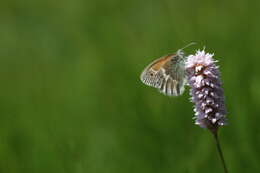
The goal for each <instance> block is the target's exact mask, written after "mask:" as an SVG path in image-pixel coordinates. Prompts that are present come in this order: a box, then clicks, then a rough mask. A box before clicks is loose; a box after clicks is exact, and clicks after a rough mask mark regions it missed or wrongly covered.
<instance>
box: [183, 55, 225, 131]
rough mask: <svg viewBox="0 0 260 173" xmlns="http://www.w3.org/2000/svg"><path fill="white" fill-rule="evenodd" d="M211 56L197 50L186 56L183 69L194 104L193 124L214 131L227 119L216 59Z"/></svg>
mask: <svg viewBox="0 0 260 173" xmlns="http://www.w3.org/2000/svg"><path fill="white" fill-rule="evenodd" d="M212 57H213V54H210V53H205V51H204V50H202V51H200V50H198V51H197V52H196V54H195V55H189V56H188V57H187V60H186V62H185V69H186V73H187V78H188V84H189V85H190V87H191V89H190V95H191V101H192V102H193V103H194V104H195V106H194V112H195V124H197V125H199V126H200V127H202V128H208V129H209V130H211V131H212V132H214V133H216V132H217V130H218V127H220V126H223V125H225V124H226V123H227V120H226V108H225V104H224V94H223V89H222V88H221V81H220V74H219V70H218V66H216V65H215V63H216V62H217V61H215V60H213V58H212Z"/></svg>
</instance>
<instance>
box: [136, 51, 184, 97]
mask: <svg viewBox="0 0 260 173" xmlns="http://www.w3.org/2000/svg"><path fill="white" fill-rule="evenodd" d="M184 60H185V57H184V53H183V52H182V51H181V50H178V51H177V53H176V54H170V55H166V56H163V57H161V58H158V59H156V60H154V61H153V62H152V63H150V64H149V65H148V66H147V67H146V68H145V69H144V70H143V72H142V74H141V76H140V79H141V81H142V82H143V83H144V84H146V85H148V86H151V87H154V88H157V89H158V90H159V91H160V92H161V93H163V94H165V95H168V96H178V95H181V94H182V93H183V91H184V86H185V84H186V75H185V68H184Z"/></svg>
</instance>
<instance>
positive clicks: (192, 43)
mask: <svg viewBox="0 0 260 173" xmlns="http://www.w3.org/2000/svg"><path fill="white" fill-rule="evenodd" d="M194 44H197V43H196V42H191V43H189V44H187V45H186V46H184V47H183V48H181V49H179V50H183V49H185V48H187V47H190V46H191V45H194Z"/></svg>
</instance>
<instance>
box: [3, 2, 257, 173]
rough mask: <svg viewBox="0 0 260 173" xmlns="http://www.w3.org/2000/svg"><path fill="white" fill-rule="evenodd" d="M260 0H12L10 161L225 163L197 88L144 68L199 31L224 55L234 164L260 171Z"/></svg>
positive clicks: (72, 167)
mask: <svg viewBox="0 0 260 173" xmlns="http://www.w3.org/2000/svg"><path fill="white" fill-rule="evenodd" d="M259 11H260V1H258V0H252V1H245V0H237V1H233V2H232V1H224V0H220V1H217V0H215V1H214V0H201V1H188V0H175V1H174V0H161V1H159V0H157V1H156V0H128V1H123V0H121V1H120V0H96V1H94V0H93V1H89V0H74V1H72V0H63V1H61V0H57V1H54V0H41V1H40V0H38V1H36V0H10V1H1V6H0V56H1V57H0V72H1V84H0V93H1V97H0V102H1V104H0V110H1V111H0V113H1V115H0V172H1V173H16V172H19V173H20V172H21V173H28V172H30V173H31V172H32V173H34V172H36V173H46V172H49V173H58V172H66V173H82V172H84V173H86V172H87V173H172V172H176V173H179V172H184V173H202V172H203V173H204V172H205V173H208V172H211V173H219V172H222V167H221V165H220V162H219V158H218V155H217V152H216V148H215V145H214V140H213V138H212V136H211V134H210V133H209V132H208V131H207V130H204V129H201V128H199V127H198V126H196V125H194V121H193V120H192V117H193V111H192V104H191V103H190V102H189V94H188V92H187V91H186V92H185V94H184V95H183V96H181V97H178V98H171V97H166V96H164V95H162V94H160V93H159V92H157V91H156V90H155V89H153V88H150V87H147V86H145V85H143V84H142V83H141V82H140V80H139V75H140V73H141V71H142V70H143V68H144V67H145V66H146V65H147V64H148V63H150V62H151V61H152V60H153V59H155V58H157V57H160V56H161V55H164V54H167V53H170V52H175V51H176V50H177V49H179V48H181V47H183V46H184V45H186V44H187V43H190V42H192V41H195V42H197V43H198V44H197V45H195V46H193V47H190V48H187V49H186V52H187V53H194V52H195V50H196V49H199V48H203V46H204V45H205V46H206V50H207V51H208V52H211V53H215V58H216V59H218V60H219V63H218V64H219V65H220V70H221V73H222V80H223V87H224V89H225V96H226V104H227V108H228V115H227V116H228V118H229V125H228V126H225V127H224V128H221V130H220V140H221V144H222V147H223V152H224V155H225V157H226V162H227V165H228V168H229V170H230V172H234V173H239V172H259V171H260V165H259V163H260V127H259V121H260V117H259V116H260V115H259V113H260V110H259V106H260V79H259V75H260V68H259V63H260V57H259V54H260V51H259V44H260V20H259Z"/></svg>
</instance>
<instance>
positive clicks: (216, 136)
mask: <svg viewBox="0 0 260 173" xmlns="http://www.w3.org/2000/svg"><path fill="white" fill-rule="evenodd" d="M213 136H214V138H215V141H216V145H217V150H218V153H219V157H220V160H221V163H222V166H223V168H224V172H225V173H228V170H227V166H226V163H225V159H224V156H223V153H222V149H221V147H220V143H219V139H218V132H213Z"/></svg>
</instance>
